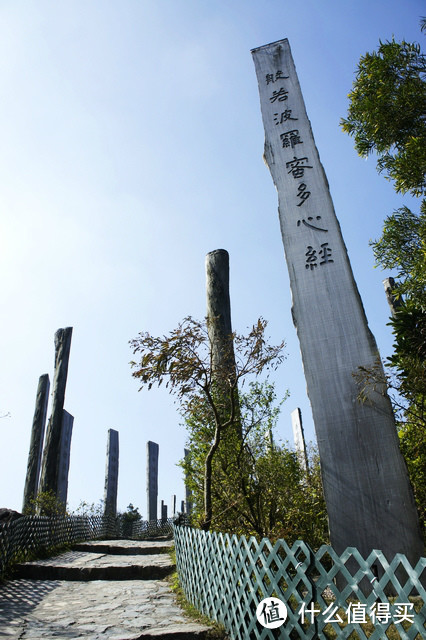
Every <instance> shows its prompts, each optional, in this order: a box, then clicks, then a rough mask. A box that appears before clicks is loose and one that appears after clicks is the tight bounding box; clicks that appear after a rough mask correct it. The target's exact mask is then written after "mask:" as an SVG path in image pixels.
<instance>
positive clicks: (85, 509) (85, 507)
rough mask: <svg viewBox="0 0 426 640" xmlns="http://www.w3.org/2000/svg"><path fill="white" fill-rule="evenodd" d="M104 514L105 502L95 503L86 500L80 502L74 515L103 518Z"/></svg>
mask: <svg viewBox="0 0 426 640" xmlns="http://www.w3.org/2000/svg"><path fill="white" fill-rule="evenodd" d="M103 513H104V501H103V500H99V501H98V502H97V503H95V502H91V503H90V502H86V501H85V500H80V504H79V505H78V507H77V509H76V510H75V511H73V515H76V516H87V517H91V516H102V515H103Z"/></svg>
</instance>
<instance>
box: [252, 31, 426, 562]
mask: <svg viewBox="0 0 426 640" xmlns="http://www.w3.org/2000/svg"><path fill="white" fill-rule="evenodd" d="M252 53H253V58H254V63H255V67H256V74H257V79H258V84H259V92H260V102H261V110H262V117H263V123H264V128H265V160H266V162H267V164H268V166H269V169H270V172H271V175H272V178H273V181H274V183H275V186H276V188H277V191H278V199H279V217H280V224H281V232H282V238H283V244H284V249H285V255H286V260H287V265H288V270H289V277H290V286H291V290H292V298H293V308H292V315H293V320H294V324H295V326H296V329H297V334H298V337H299V341H300V348H301V352H302V359H303V366H304V370H305V376H306V383H307V390H308V395H309V398H310V401H311V405H312V412H313V417H314V423H315V429H316V434H317V441H318V448H319V453H320V458H321V468H322V475H323V485H324V493H325V499H326V503H327V511H328V516H329V525H330V537H331V543H332V545H333V547H334V549H335V550H336V551H337V553H339V554H340V553H342V552H343V551H344V550H345V549H346V547H348V546H353V547H357V549H358V550H359V551H360V553H361V554H362V555H363V556H364V557H367V556H368V555H369V553H370V552H371V550H372V549H381V550H382V551H383V552H384V553H385V555H386V557H387V559H388V560H391V559H392V558H393V557H394V555H395V554H396V553H403V554H405V555H406V556H407V558H408V559H409V560H410V562H411V563H412V564H413V565H415V564H416V563H417V561H418V558H419V557H420V556H422V554H423V543H422V537H421V533H420V527H419V521H418V516H417V511H416V507H415V503H414V498H413V492H412V489H411V486H410V483H409V479H408V474H407V469H406V465H405V462H404V460H403V457H402V455H401V452H400V450H399V444H398V436H397V433H396V428H395V422H394V418H393V413H392V408H391V404H390V401H389V398H388V396H387V394H386V390H385V389H384V388H383V389H377V388H375V389H373V388H372V389H371V391H370V394H369V397H368V398H367V400H366V401H365V402H364V403H361V402H359V399H358V396H359V389H358V387H357V383H356V379H355V377H354V373H356V372H357V371H359V367H365V368H367V369H371V368H373V367H374V366H375V365H376V364H377V358H378V350H377V346H376V342H375V340H374V337H373V335H372V334H371V331H370V329H369V327H368V324H367V319H366V317H365V313H364V309H363V306H362V302H361V299H360V295H359V292H358V289H357V286H356V283H355V280H354V277H353V273H352V270H351V266H350V263H349V258H348V255H347V251H346V247H345V244H344V241H343V238H342V234H341V230H340V226H339V223H338V220H337V218H336V214H335V212H334V207H333V203H332V201H331V196H330V193H329V188H328V183H327V178H326V176H325V173H324V169H323V167H322V165H321V162H320V159H319V155H318V151H317V148H316V146H315V142H314V139H313V135H312V130H311V126H310V122H309V120H308V116H307V114H306V109H305V105H304V102H303V97H302V93H301V90H300V85H299V81H298V78H297V74H296V70H295V67H294V62H293V59H292V56H291V52H290V46H289V43H288V40H280V41H279V42H275V43H272V44H270V45H266V46H264V47H260V48H258V49H254V50H253V52H252ZM349 197H350V195H349Z"/></svg>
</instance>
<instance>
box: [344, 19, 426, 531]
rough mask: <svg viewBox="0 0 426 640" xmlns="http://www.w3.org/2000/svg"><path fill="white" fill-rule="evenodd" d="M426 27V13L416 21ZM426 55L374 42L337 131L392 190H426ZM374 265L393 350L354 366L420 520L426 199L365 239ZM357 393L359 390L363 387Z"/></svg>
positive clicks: (424, 493)
mask: <svg viewBox="0 0 426 640" xmlns="http://www.w3.org/2000/svg"><path fill="white" fill-rule="evenodd" d="M421 29H422V31H424V30H425V29H426V20H425V19H424V18H423V19H422V21H421ZM425 72H426V59H425V56H424V54H423V53H422V52H421V50H420V46H419V45H418V44H416V43H407V42H404V41H403V42H401V43H398V42H395V41H394V40H392V42H387V43H382V42H381V43H380V46H379V48H378V51H377V53H376V52H373V53H371V54H370V53H367V54H366V55H365V56H363V57H362V58H361V60H360V63H359V66H358V70H357V76H356V80H355V82H354V86H353V91H352V92H351V93H350V94H349V99H350V106H349V110H348V118H347V119H346V120H342V126H343V130H344V131H346V132H347V133H349V134H350V135H352V136H354V140H355V148H356V150H357V151H358V153H359V154H360V155H361V156H363V157H366V156H367V155H368V154H369V153H370V152H371V151H376V153H377V154H378V162H377V166H378V170H379V171H385V172H387V175H386V177H387V178H388V179H390V180H393V181H394V187H395V190H396V191H397V192H402V193H406V192H410V193H411V194H412V195H414V196H423V195H424V194H425V185H426V182H425V175H426V119H425V105H426V83H425ZM371 245H372V247H373V252H374V256H375V259H376V263H377V265H378V266H380V267H382V268H383V269H395V270H396V271H397V276H396V283H395V288H394V289H393V291H392V294H393V296H394V297H395V299H396V300H397V302H398V303H399V304H398V307H397V309H396V311H395V313H394V315H393V317H392V318H391V320H390V325H391V327H392V331H393V334H394V338H395V340H394V351H393V354H392V356H391V357H390V358H388V359H387V361H386V362H385V365H386V373H383V370H382V367H381V364H380V366H377V367H374V368H372V369H371V370H370V371H365V370H364V371H362V372H360V376H361V377H363V378H364V379H363V381H362V385H363V386H364V388H366V387H367V386H368V385H370V386H371V385H373V386H374V387H376V388H377V389H378V390H380V389H382V388H383V383H384V382H386V383H387V385H388V388H389V390H390V396H391V400H392V404H393V407H394V410H395V415H396V419H397V424H398V431H399V438H400V444H401V450H402V453H403V454H404V456H405V460H406V463H407V467H408V472H409V475H410V480H411V483H412V485H413V489H414V495H415V498H416V503H417V507H418V510H419V514H420V518H421V522H422V524H423V526H424V522H425V516H426V480H425V469H426V412H425V406H426V201H425V199H423V200H422V202H421V205H420V212H419V214H416V213H414V212H412V211H411V210H410V209H409V208H408V207H401V208H400V209H398V210H397V211H394V212H393V213H392V214H391V215H389V216H388V217H387V218H386V220H385V223H384V227H383V233H382V236H381V238H379V240H376V241H374V242H372V243H371ZM361 397H362V391H361Z"/></svg>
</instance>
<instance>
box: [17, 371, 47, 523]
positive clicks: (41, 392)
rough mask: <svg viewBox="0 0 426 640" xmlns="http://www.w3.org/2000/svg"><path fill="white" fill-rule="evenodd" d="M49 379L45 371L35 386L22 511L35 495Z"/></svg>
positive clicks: (27, 506) (38, 475)
mask: <svg viewBox="0 0 426 640" xmlns="http://www.w3.org/2000/svg"><path fill="white" fill-rule="evenodd" d="M49 389H50V381H49V376H48V374H47V373H45V374H43V375H42V376H40V378H39V381H38V387H37V396H36V405H35V411H34V417H33V426H32V429H31V442H30V450H29V453H28V464H27V475H26V479H25V488H24V500H23V504H22V511H23V512H25V511H26V510H27V509H29V508H30V507H31V501H32V500H34V498H35V497H36V496H37V491H38V481H39V477H40V467H41V456H42V452H43V440H44V431H45V427H46V416H47V404H48V401H49Z"/></svg>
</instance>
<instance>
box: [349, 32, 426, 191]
mask: <svg viewBox="0 0 426 640" xmlns="http://www.w3.org/2000/svg"><path fill="white" fill-rule="evenodd" d="M425 72H426V59H425V56H424V54H423V53H422V52H421V49H420V46H419V45H418V44H416V43H408V42H405V41H403V42H401V43H399V42H395V40H393V39H392V41H391V42H385V43H383V42H380V46H379V48H378V51H377V52H376V51H374V52H373V53H366V54H365V55H364V56H363V57H361V59H360V62H359V65H358V69H357V73H356V80H355V82H354V84H353V89H352V91H351V93H350V94H349V100H350V106H349V109H348V117H347V119H342V121H341V124H342V128H343V130H344V131H346V133H348V134H349V135H351V136H353V137H354V140H355V149H356V150H357V152H358V153H359V155H360V156H362V157H367V156H368V155H369V154H370V153H371V152H372V151H373V150H374V151H376V153H377V154H378V161H377V168H378V170H379V172H381V171H384V172H385V173H386V177H387V178H388V179H391V180H393V181H394V184H395V189H396V191H400V192H402V193H406V192H408V191H409V192H411V193H412V194H413V195H416V196H419V195H422V194H424V193H425V187H426V182H425V165H426V121H425V104H426V83H425Z"/></svg>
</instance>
